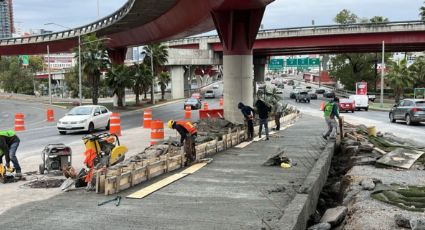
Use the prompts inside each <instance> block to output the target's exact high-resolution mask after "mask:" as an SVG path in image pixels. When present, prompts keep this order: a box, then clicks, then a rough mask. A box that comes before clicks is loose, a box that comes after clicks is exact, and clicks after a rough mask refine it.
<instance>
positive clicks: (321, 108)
mask: <svg viewBox="0 0 425 230" xmlns="http://www.w3.org/2000/svg"><path fill="white" fill-rule="evenodd" d="M320 110H321V111H323V110H325V102H324V101H322V103H320Z"/></svg>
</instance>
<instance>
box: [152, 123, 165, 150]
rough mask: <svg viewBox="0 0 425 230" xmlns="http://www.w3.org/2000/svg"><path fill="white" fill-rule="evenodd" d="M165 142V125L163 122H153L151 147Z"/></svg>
mask: <svg viewBox="0 0 425 230" xmlns="http://www.w3.org/2000/svg"><path fill="white" fill-rule="evenodd" d="M163 140H164V123H163V122H162V121H161V120H153V121H152V123H151V145H155V144H156V143H158V142H160V141H163Z"/></svg>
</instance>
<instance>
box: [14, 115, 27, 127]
mask: <svg viewBox="0 0 425 230" xmlns="http://www.w3.org/2000/svg"><path fill="white" fill-rule="evenodd" d="M24 130H25V116H24V114H23V113H16V114H15V131H24Z"/></svg>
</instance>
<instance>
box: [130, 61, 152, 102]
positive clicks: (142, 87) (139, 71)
mask: <svg viewBox="0 0 425 230" xmlns="http://www.w3.org/2000/svg"><path fill="white" fill-rule="evenodd" d="M133 68H134V75H133V76H134V77H133V81H134V84H133V92H134V94H136V105H138V104H140V99H139V95H140V94H142V93H144V94H145V99H146V97H147V95H146V94H147V92H148V91H149V88H150V87H151V84H152V73H151V70H150V69H149V67H148V66H147V65H146V64H144V63H142V64H135V65H134V66H133Z"/></svg>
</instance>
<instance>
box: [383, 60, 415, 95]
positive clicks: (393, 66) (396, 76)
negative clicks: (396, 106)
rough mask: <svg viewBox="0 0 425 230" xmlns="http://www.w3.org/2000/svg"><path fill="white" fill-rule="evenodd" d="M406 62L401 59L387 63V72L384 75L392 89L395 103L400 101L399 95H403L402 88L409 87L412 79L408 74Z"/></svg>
mask: <svg viewBox="0 0 425 230" xmlns="http://www.w3.org/2000/svg"><path fill="white" fill-rule="evenodd" d="M406 64H407V61H406V59H403V60H401V61H400V62H394V61H391V62H389V64H388V68H389V72H388V74H387V75H386V78H387V82H388V84H389V85H390V86H391V88H392V89H393V90H394V97H395V102H396V103H398V102H399V101H400V96H401V95H403V93H404V90H405V89H406V88H409V87H411V86H412V84H413V81H414V79H413V78H412V75H411V74H409V69H408V68H407V65H406Z"/></svg>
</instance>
